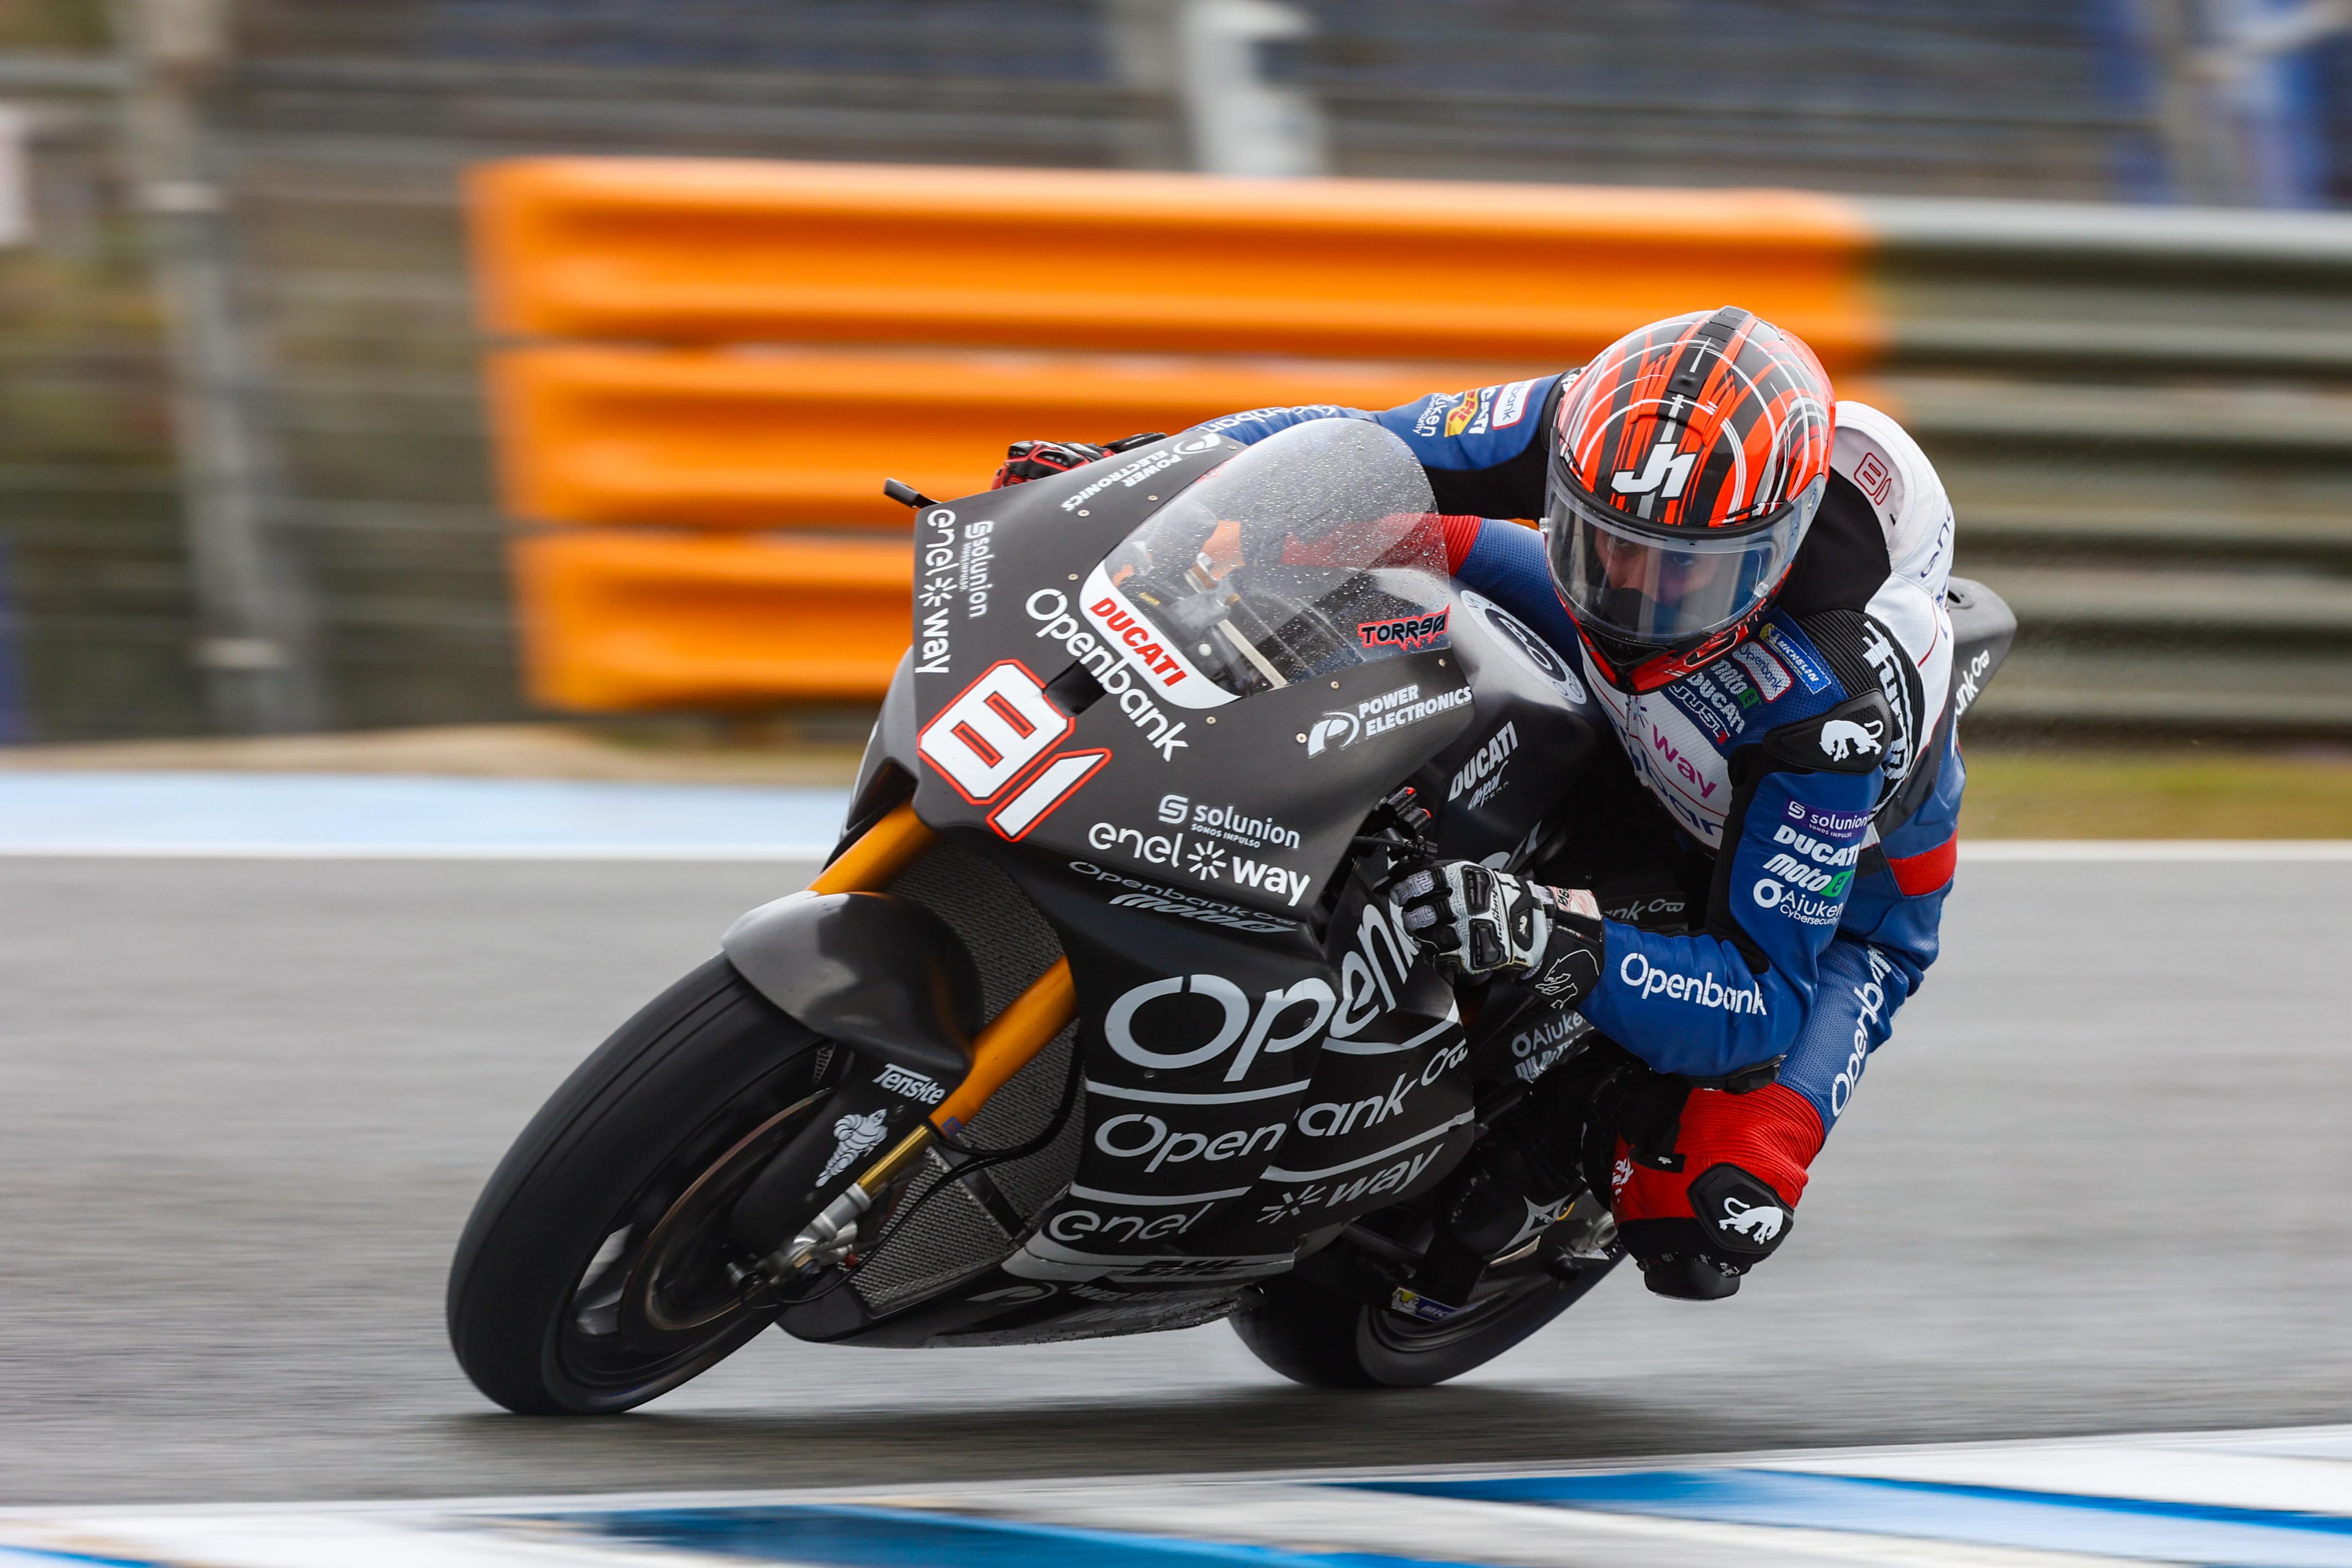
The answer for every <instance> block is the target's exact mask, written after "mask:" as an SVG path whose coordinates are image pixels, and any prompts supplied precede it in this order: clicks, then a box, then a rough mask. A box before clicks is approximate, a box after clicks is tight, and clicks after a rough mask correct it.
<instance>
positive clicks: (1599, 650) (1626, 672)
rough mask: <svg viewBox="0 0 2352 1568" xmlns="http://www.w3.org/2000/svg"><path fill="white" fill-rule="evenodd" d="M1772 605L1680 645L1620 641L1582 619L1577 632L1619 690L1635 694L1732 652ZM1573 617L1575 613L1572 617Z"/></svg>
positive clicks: (1661, 684)
mask: <svg viewBox="0 0 2352 1568" xmlns="http://www.w3.org/2000/svg"><path fill="white" fill-rule="evenodd" d="M1771 607H1772V601H1770V600H1769V599H1768V600H1766V601H1764V602H1763V603H1761V604H1759V605H1758V606H1757V607H1756V608H1755V609H1754V610H1751V611H1749V612H1748V613H1747V614H1745V615H1743V616H1741V617H1740V618H1739V619H1738V621H1735V622H1732V623H1731V624H1730V625H1728V626H1726V627H1725V628H1724V629H1723V630H1722V631H1720V632H1711V633H1709V634H1708V635H1706V636H1705V637H1702V638H1700V639H1699V640H1698V641H1697V642H1696V643H1688V644H1686V645H1685V646H1683V647H1679V648H1654V647H1648V646H1644V645H1643V644H1642V643H1626V642H1621V641H1620V640H1618V639H1617V638H1614V637H1612V636H1610V635H1609V634H1608V633H1607V632H1598V633H1596V632H1592V631H1591V630H1590V629H1589V628H1587V627H1586V626H1585V625H1584V624H1583V622H1578V623H1577V628H1576V632H1577V635H1578V636H1580V637H1581V638H1582V639H1583V640H1584V649H1585V652H1586V653H1590V654H1591V655H1592V661H1593V663H1595V664H1599V665H1600V666H1601V669H1603V670H1604V671H1606V672H1607V673H1608V675H1609V680H1610V684H1611V685H1614V686H1616V687H1617V688H1618V689H1619V690H1620V691H1630V692H1633V693H1634V694H1636V695H1639V694H1641V693H1643V692H1654V691H1656V690H1657V689H1658V688H1659V687H1661V686H1670V685H1674V683H1675V682H1676V681H1678V680H1681V679H1682V678H1683V677H1684V676H1685V675H1687V674H1691V673H1692V672H1693V671H1695V670H1701V669H1705V668H1706V666H1707V665H1709V664H1713V663H1715V662H1716V661H1717V659H1720V658H1722V657H1723V656H1724V655H1725V654H1726V653H1730V652H1731V651H1732V650H1733V649H1734V648H1737V647H1738V646H1739V644H1741V643H1745V642H1747V641H1748V637H1749V636H1750V635H1751V634H1752V633H1753V632H1755V630H1756V623H1757V622H1759V621H1760V620H1762V619H1763V618H1764V612H1766V611H1767V610H1769V609H1770V608H1771ZM1570 619H1571V620H1573V619H1574V617H1573V616H1571V617H1570Z"/></svg>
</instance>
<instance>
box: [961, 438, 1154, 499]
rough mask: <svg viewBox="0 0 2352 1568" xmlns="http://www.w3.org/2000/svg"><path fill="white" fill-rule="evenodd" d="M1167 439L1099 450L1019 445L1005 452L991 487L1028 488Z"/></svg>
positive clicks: (1068, 444)
mask: <svg viewBox="0 0 2352 1568" xmlns="http://www.w3.org/2000/svg"><path fill="white" fill-rule="evenodd" d="M1164 439H1166V438H1165V437H1164V436H1163V435H1162V434H1160V432H1159V431H1156V430H1155V431H1151V432H1149V433H1147V434H1142V435H1130V436H1129V437H1128V438H1127V439H1126V440H1124V441H1114V442H1112V443H1111V444H1109V445H1108V446H1097V445H1095V444H1093V443H1092V442H1088V441H1016V442H1014V443H1013V444H1012V445H1010V446H1008V447H1006V448H1005V449H1004V463H1003V466H1002V467H1000V468H998V469H997V471H996V478H995V479H994V480H993V481H992V483H991V484H990V485H989V486H988V487H989V488H990V489H992V490H1002V489H1003V488H1004V487H1005V486H1007V485H1025V484H1027V483H1028V482H1029V481H1030V480H1032V479H1050V478H1052V477H1053V476H1055V475H1056V474H1066V473H1068V472H1069V471H1070V470H1071V469H1073V468H1076V467H1079V466H1081V465H1085V464H1087V463H1091V462H1093V461H1094V460H1095V459H1096V458H1097V457H1108V456H1109V455H1111V454H1112V453H1114V452H1125V451H1127V450H1129V448H1131V447H1137V446H1143V445H1147V444H1150V443H1151V442H1154V441H1160V440H1164Z"/></svg>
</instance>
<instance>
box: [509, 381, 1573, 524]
mask: <svg viewBox="0 0 2352 1568" xmlns="http://www.w3.org/2000/svg"><path fill="white" fill-rule="evenodd" d="M1538 368H1539V369H1544V368H1549V369H1557V368H1559V367H1556V366H1555V367H1538ZM1448 377H1450V378H1451V379H1446V378H1448ZM1505 377H1506V372H1498V371H1493V370H1491V368H1490V369H1486V370H1480V369H1469V370H1464V369H1462V368H1461V367H1458V366H1457V367H1451V368H1440V369H1438V370H1435V371H1432V370H1430V369H1426V368H1424V369H1412V368H1407V367H1398V366H1392V365H1389V366H1381V365H1354V364H1338V363H1327V364H1315V363H1311V362H1304V363H1302V362H1298V361H1290V362H1286V363H1279V364H1268V363H1264V362H1249V361H1214V360H1160V361H1151V360H1137V359H1126V358H1113V357H1108V356H1099V357H1076V356H1046V355H1026V354H980V353H964V354H952V353H947V354H942V353H932V354H893V353H886V352H881V351H878V350H869V351H862V352H861V351H854V350H829V351H786V352H779V353H774V354H761V355H757V356H753V355H745V354H724V353H698V352H674V351H664V350H652V349H591V348H541V349H520V350H509V351H508V352H506V353H503V354H499V355H498V356H496V357H495V358H494V359H493V360H492V361H491V365H490V391H491V403H492V409H493V414H494V417H495V419H496V421H497V424H498V434H499V443H498V446H499V475H500V479H501V488H502V490H503V492H504V497H503V498H504V500H505V504H506V507H507V509H508V510H509V512H511V513H513V514H514V515H515V516H517V517H529V518H530V519H532V520H534V521H539V522H564V523H667V524H686V525H695V526H698V527H705V528H778V527H783V526H792V525H801V526H809V525H814V526H818V527H826V528H839V527H843V526H847V525H863V526H870V527H874V528H890V529H893V530H901V529H904V528H906V527H907V526H908V515H907V509H906V508H905V507H901V506H898V505H897V504H896V503H894V502H891V501H887V500H885V499H884V498H883V497H882V493H881V485H882V481H883V479H884V478H886V477H893V476H895V477H897V478H901V479H904V480H906V481H907V482H908V484H910V485H912V486H915V487H916V488H917V489H919V490H923V491H926V492H928V493H929V494H931V495H934V496H940V497H949V496H966V495H970V494H971V493H972V492H973V491H975V490H982V489H985V488H987V486H988V482H989V478H990V476H992V474H993V473H994V472H995V469H996V465H997V464H998V463H1000V462H1002V461H1003V457H1004V445H1005V443H1006V441H1008V440H1012V439H1018V438H1022V437H1026V436H1044V437H1047V438H1050V439H1057V440H1093V441H1111V440H1116V439H1118V437H1120V436H1123V435H1129V434H1134V433H1136V432H1138V431H1146V430H1165V431H1177V430H1182V429H1184V428H1186V427H1187V426H1189V425H1192V424H1196V423H1200V422H1201V421H1202V420H1204V419H1210V418H1213V417H1215V416H1216V415H1218V414H1223V413H1235V412H1237V411H1239V410H1242V409H1250V408H1260V407H1264V406H1266V405H1268V404H1274V403H1303V402H1340V403H1346V404H1350V405H1353V406H1357V407H1370V408H1389V407H1392V406H1394V405H1395V404H1397V403H1400V402H1405V401H1406V400H1408V399H1410V398H1412V397H1415V396H1418V395H1421V394H1423V393H1425V392H1436V391H1440V390H1459V389H1461V388H1463V387H1468V386H1479V385H1483V384H1486V382H1492V381H1499V380H1503V379H1505Z"/></svg>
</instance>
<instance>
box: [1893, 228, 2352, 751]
mask: <svg viewBox="0 0 2352 1568" xmlns="http://www.w3.org/2000/svg"><path fill="white" fill-rule="evenodd" d="M1860 205H1861V207H1862V209H1863V212H1864V215H1865V217H1866V219H1867V222H1868V224H1869V225H1870V226H1871V228H1872V229H1873V230H1874V232H1875V233H1876V235H1878V250H1877V254H1876V257H1875V265H1874V277H1875V278H1876V280H1877V284H1878V287H1879V288H1880V290H1881V295H1882V298H1883V299H1884V301H1885V307H1886V311H1887V318H1888V320H1889V323H1890V332H1891V337H1890V342H1889V349H1888V357H1887V360H1886V362H1885V366H1884V368H1883V369H1882V371H1881V372H1880V375H1879V380H1880V382H1881V383H1882V384H1883V385H1884V387H1885V390H1886V392H1887V395H1888V396H1889V398H1890V401H1892V402H1895V404H1896V406H1897V409H1898V410H1899V412H1900V413H1901V415H1902V417H1903V418H1904V420H1905V422H1906V424H1908V425H1909V426H1910V428H1911V429H1912V430H1913V431H1914V432H1915V433H1916V434H1917V435H1918V437H1919V439H1920V441H1921V443H1922V444H1923V445H1925V446H1926V447H1927V451H1928V454H1929V455H1931V456H1932V457H1933V458H1934V459H1935V461H1936V463H1937V467H1938V468H1939V469H1940V470H1941V472H1942V474H1943V476H1944V478H1945V482H1946V484H1947V486H1948V488H1949V490H1950V491H1951V494H1952V499H1953V504H1954V507H1955V510H1956V513H1957V515H1958V549H1959V563H1960V568H1961V570H1964V571H1966V572H1968V573H1969V575H1970V576H1974V577H1979V578H1981V579H1983V580H1985V581H1986V582H1988V583H1990V584H1991V585H1992V586H1993V588H1995V589H1996V590H1997V591H2000V593H2001V594H2002V596H2003V597H2004V598H2006V599H2007V600H2008V601H2009V602H2010V603H2011V605H2012V606H2013V607H2014V608H2015V609H2016V611H2017V612H2018V618H2019V622H2020V625H2021V633H2020V637H2019V642H2018V650H2017V653H2016V655H2015V656H2014V658H2013V659H2012V660H2011V664H2010V666H2009V668H2008V669H2007V670H2006V671H2005V672H2004V673H2003V674H2002V676H2001V679H2000V681H1999V682H1998V683H1996V684H1995V685H1993V686H1992V687H1991V688H1990V690H1989V691H1988V692H1987V694H1986V697H1985V700H1984V702H1983V704H1982V705H1981V706H1979V708H1977V709H1976V710H1974V711H1973V712H1972V713H1971V715H1970V722H1971V725H1972V726H1976V727H1979V733H1982V732H1983V731H1984V730H1986V729H1992V728H2011V729H2020V728H2024V729H2032V730H2037V731H2042V732H2061V733H2067V734H2074V735H2081V734H2084V733H2090V732H2096V731H2100V730H2107V731H2129V732H2135V733H2145V732H2149V731H2155V732H2159V733H2161V732H2171V733H2176V734H2182V735H2189V734H2240V735H2248V736H2262V737H2293V736H2336V737H2341V736H2346V735H2352V218H2347V217H2342V216H2336V215H2334V214H2302V213H2295V214H2281V213H2245V212H2221V211H2201V210H2180V209H2137V208H2110V207H2096V206H2081V205H2072V204H2039V203H2014V202H1939V201H1896V200H1884V201H1882V200H1870V201H1864V202H1863V203H1861V204H1860Z"/></svg>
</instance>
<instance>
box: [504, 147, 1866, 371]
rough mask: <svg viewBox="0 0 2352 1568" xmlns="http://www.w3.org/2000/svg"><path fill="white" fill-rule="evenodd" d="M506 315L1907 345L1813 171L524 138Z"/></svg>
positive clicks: (1558, 352) (1844, 356) (1364, 353)
mask: <svg viewBox="0 0 2352 1568" xmlns="http://www.w3.org/2000/svg"><path fill="white" fill-rule="evenodd" d="M470 199H471V204H472V207H473V233H474V237H475V243H476V246H477V252H478V264H479V265H478V274H479V277H480V281H481V285H482V288H481V298H482V301H483V309H484V315H485V320H486V323H487V325H488V328H489V329H490V330H492V331H494V332H499V333H517V334H527V335H537V336H553V337H579V338H604V339H625V340H667V341H676V342H687V341H691V342H747V341H781V342H806V341H835V342H841V341H872V342H895V343H940V344H949V343H953V344H992V345H1000V346H1024V347H1025V346H1041V347H1071V348H1084V349H1089V350H1140V351H1145V352H1173V351H1194V352H1199V351H1213V352H1238V353H1297V354H1313V355H1335V356H1345V357H1353V358H1360V359H1445V360H1457V361H1458V360H1465V359H1476V360H1490V359H1491V360H1500V361H1507V362H1510V363H1528V364H1536V365H1542V366H1547V367H1550V366H1561V365H1568V364H1571V363H1575V362H1577V361H1581V360H1583V359H1585V358H1587V357H1589V356H1590V355H1591V353H1592V352H1593V351H1594V350H1597V349H1599V348H1600V347H1601V345H1602V344H1603V343H1606V342H1607V341H1609V340H1611V339H1613V338H1614V337H1616V336H1617V335H1618V334H1619V333H1621V332H1622V331H1625V330H1626V329H1630V328H1632V327H1634V326H1637V325H1639V324H1640V323H1641V322H1643V321H1645V320H1649V319H1654V318H1657V317H1661V316H1670V315H1674V314H1676V313H1678V312H1681V311H1685V310H1695V309H1705V308H1713V307H1715V306H1717V305H1722V304H1727V303H1738V304H1741V305H1746V306H1748V308H1751V309H1754V310H1757V311H1759V312H1760V313H1761V314H1763V315H1765V316H1767V317H1769V318H1770V319H1773V320H1776V321H1778V322H1779V323H1780V325H1782V326H1784V327H1788V328H1790V329H1793V330H1794V331H1796V332H1798V333H1799V334H1801V336H1803V337H1804V338H1805V339H1806V340H1808V341H1809V342H1811V344H1812V345H1813V347H1814V349H1815V350H1817V351H1818V352H1820V353H1821V355H1822V358H1823V360H1824V361H1826V362H1827V363H1828V364H1829V366H1830V368H1831V370H1832V371H1837V370H1839V369H1841V368H1844V367H1848V366H1853V365H1856V364H1859V363H1862V362H1864V361H1867V360H1868V359H1869V358H1870V357H1871V356H1872V355H1874V354H1875V353H1876V352H1877V351H1878V350H1879V349H1880V348H1881V346H1882V345H1883V344H1884V342H1885V339H1886V329H1885V323H1884V321H1883V320H1882V319H1881V318H1880V313H1879V312H1878V311H1877V309H1876V308H1874V306H1873V305H1872V303H1871V301H1870V299H1869V298H1868V296H1867V293H1866V288H1865V280H1864V276H1863V275H1864V261H1865V256H1866V252H1867V250H1868V248H1869V245H1870V235H1869V231H1868V229H1867V227H1866V225H1865V223H1864V219H1863V216H1862V214H1861V212H1860V210H1859V209H1858V208H1857V207H1856V206H1855V205H1854V204H1852V203H1849V202H1846V201H1843V200H1841V199H1839V198H1837V197H1833V196H1825V195H1817V194H1811V193H1801V192H1789V191H1667V190H1638V189H1628V188H1615V187H1602V186H1582V187H1580V186H1561V185H1549V186H1547V185H1502V184H1473V183H1451V182H1435V181H1431V182H1420V181H1393V180H1297V181H1272V180H1265V181H1256V180H1230V179H1216V178H1211V177H1206V176H1202V175H1192V174H1156V173H1138V172H1086V171H1044V170H1028V169H934V168H908V167H902V166H889V165H879V164H825V163H783V162H736V161H721V160H688V159H677V160H670V159H623V158H593V159H591V158H581V159H565V158H555V159H528V160H520V161H516V162H505V163H497V164H490V165H487V166H485V167H483V168H481V169H478V170H477V171H475V172H474V173H473V174H472V175H471V176H470Z"/></svg>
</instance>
